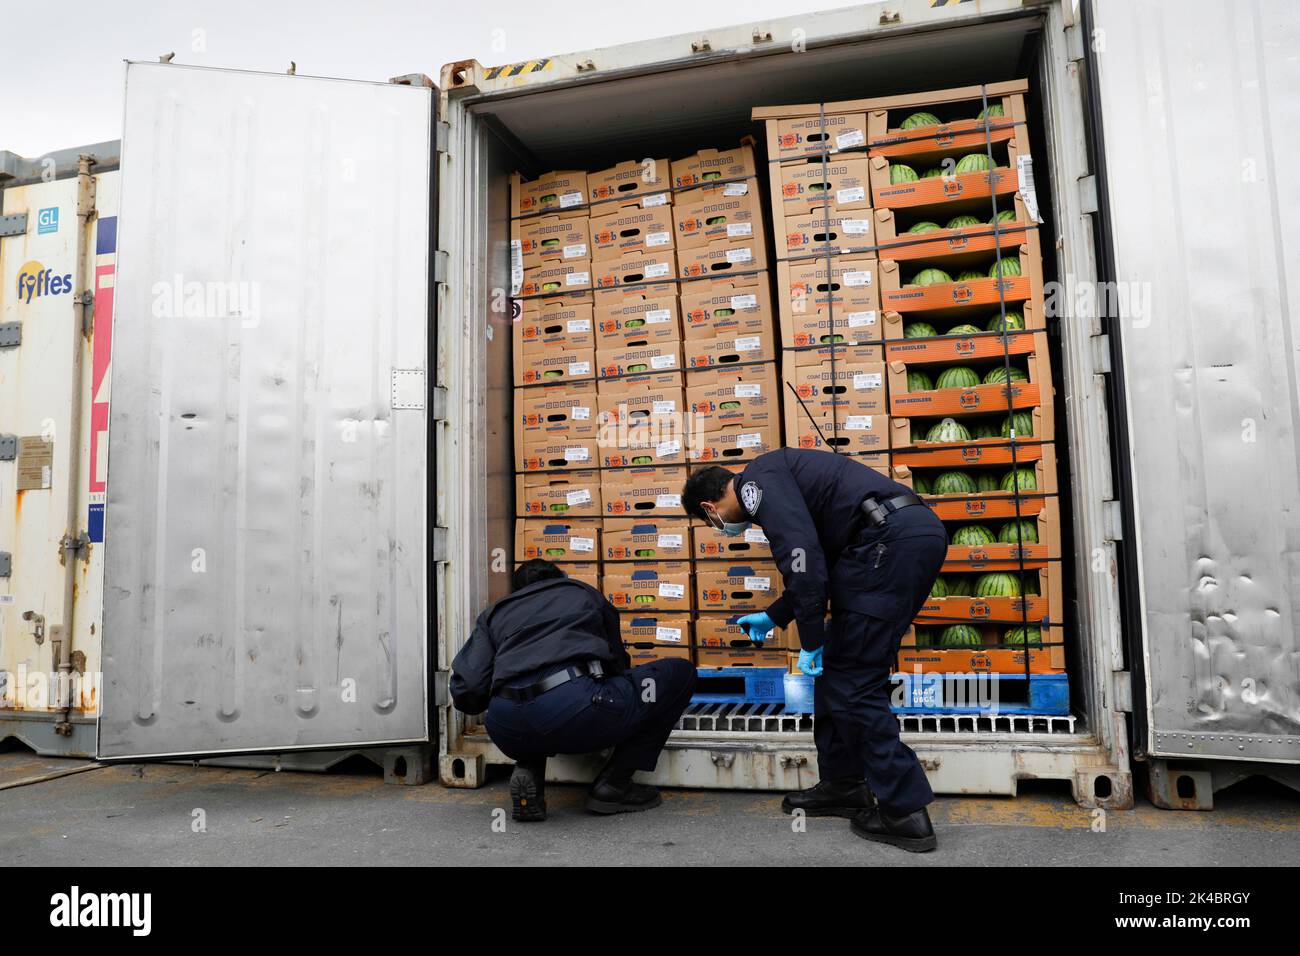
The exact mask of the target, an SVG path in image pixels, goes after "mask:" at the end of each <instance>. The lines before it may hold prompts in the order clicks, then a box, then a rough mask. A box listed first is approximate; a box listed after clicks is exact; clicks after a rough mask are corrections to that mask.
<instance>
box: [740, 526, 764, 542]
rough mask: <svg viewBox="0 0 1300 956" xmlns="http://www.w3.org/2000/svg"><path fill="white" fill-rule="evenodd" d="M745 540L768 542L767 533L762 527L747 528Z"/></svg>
mask: <svg viewBox="0 0 1300 956" xmlns="http://www.w3.org/2000/svg"><path fill="white" fill-rule="evenodd" d="M745 540H746V541H748V542H749V543H750V544H767V535H765V534H763V529H762V528H746V529H745Z"/></svg>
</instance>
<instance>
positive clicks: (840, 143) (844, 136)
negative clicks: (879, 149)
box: [835, 129, 867, 149]
mask: <svg viewBox="0 0 1300 956" xmlns="http://www.w3.org/2000/svg"><path fill="white" fill-rule="evenodd" d="M866 141H867V140H866V137H864V136H863V135H862V130H860V129H851V130H849V131H848V132H846V133H840V134H839V135H838V136H836V137H835V148H836V149H852V148H853V147H854V146H861V145H862V144H863V143H865V142H866Z"/></svg>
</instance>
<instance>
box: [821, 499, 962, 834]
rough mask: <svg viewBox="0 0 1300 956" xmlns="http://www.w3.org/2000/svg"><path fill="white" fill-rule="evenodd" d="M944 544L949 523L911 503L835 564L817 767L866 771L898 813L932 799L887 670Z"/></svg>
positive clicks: (850, 774) (829, 771)
mask: <svg viewBox="0 0 1300 956" xmlns="http://www.w3.org/2000/svg"><path fill="white" fill-rule="evenodd" d="M947 548H948V536H947V533H946V532H945V531H944V528H943V524H942V523H941V522H940V521H939V519H938V518H937V517H935V515H934V513H933V512H932V511H930V509H929V508H926V507H923V506H915V505H914V506H912V507H908V508H903V509H900V510H899V511H898V512H895V513H894V514H892V515H890V516H889V520H888V522H887V523H886V525H885V526H883V527H874V528H866V529H864V530H863V531H861V532H860V533H859V534H858V535H857V537H856V538H855V539H854V541H853V543H852V544H850V545H849V547H847V548H846V549H845V550H844V552H843V553H842V554H841V555H840V558H839V560H838V561H837V562H836V563H835V565H834V567H833V568H832V570H831V575H830V577H831V581H830V585H831V587H830V591H831V620H830V623H829V624H828V626H827V628H826V636H825V642H824V644H823V648H824V649H823V651H822V675H821V676H820V677H818V678H817V679H816V681H815V682H814V685H813V711H814V715H815V718H816V719H815V721H814V739H815V742H816V744H817V764H818V770H819V774H820V776H821V779H822V780H847V779H854V780H862V779H865V780H866V781H867V784H868V785H869V786H870V787H871V790H872V792H873V793H875V795H876V799H877V800H878V801H879V802H880V806H881V808H882V809H884V811H885V812H886V813H888V814H889V815H891V816H904V815H906V814H909V813H913V812H915V811H916V810H919V809H921V808H922V807H924V806H926V805H927V804H929V803H930V802H931V801H932V800H933V799H934V791H932V790H931V789H930V783H929V781H927V780H926V779H925V771H924V770H922V769H921V764H920V762H919V761H918V760H917V759H916V754H915V753H914V752H913V751H912V748H911V747H909V746H907V745H906V744H905V743H903V742H902V740H900V739H899V735H898V719H897V718H896V717H895V716H894V714H893V713H892V712H891V711H890V709H889V704H890V691H891V685H890V682H889V674H890V672H891V671H892V670H893V667H894V662H895V658H896V655H897V654H898V647H899V644H900V643H901V642H902V640H903V635H904V634H906V633H907V628H908V626H909V625H910V624H911V622H912V619H913V618H914V617H916V614H917V612H918V611H919V610H920V609H921V605H922V604H924V603H925V600H926V598H927V597H928V596H929V594H930V587H931V586H932V585H933V584H934V579H935V578H936V577H938V574H939V569H940V567H941V566H942V564H943V559H944V555H945V553H946V552H947Z"/></svg>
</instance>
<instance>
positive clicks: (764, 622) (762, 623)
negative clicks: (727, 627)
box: [736, 611, 776, 644]
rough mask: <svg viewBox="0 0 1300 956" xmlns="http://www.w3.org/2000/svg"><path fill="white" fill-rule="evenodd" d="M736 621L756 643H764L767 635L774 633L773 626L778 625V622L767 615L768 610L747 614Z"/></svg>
mask: <svg viewBox="0 0 1300 956" xmlns="http://www.w3.org/2000/svg"><path fill="white" fill-rule="evenodd" d="M736 623H737V624H739V625H740V626H741V627H743V628H744V629H745V633H746V634H748V635H749V639H750V640H751V641H753V642H754V643H755V644H762V643H763V641H764V640H765V639H766V638H767V635H769V634H771V633H772V628H774V627H776V622H774V621H773V620H772V619H771V618H770V617H768V616H767V612H766V611H759V612H758V613H757V614H746V615H745V616H744V617H740V618H737V619H736Z"/></svg>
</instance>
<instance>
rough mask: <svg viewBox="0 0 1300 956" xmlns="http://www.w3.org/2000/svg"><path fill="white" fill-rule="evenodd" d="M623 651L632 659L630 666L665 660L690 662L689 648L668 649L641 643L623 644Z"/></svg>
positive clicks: (665, 646) (667, 647)
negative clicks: (678, 659)
mask: <svg viewBox="0 0 1300 956" xmlns="http://www.w3.org/2000/svg"><path fill="white" fill-rule="evenodd" d="M623 649H624V650H625V651H627V656H628V657H630V658H631V659H632V666H633V667H636V666H637V665H638V664H649V663H650V662H651V661H661V660H664V659H666V658H680V659H681V660H684V661H689V660H691V649H690V648H689V647H669V646H667V645H664V646H660V645H657V644H649V643H646V642H641V643H638V644H628V643H627V642H624V644H623Z"/></svg>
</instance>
